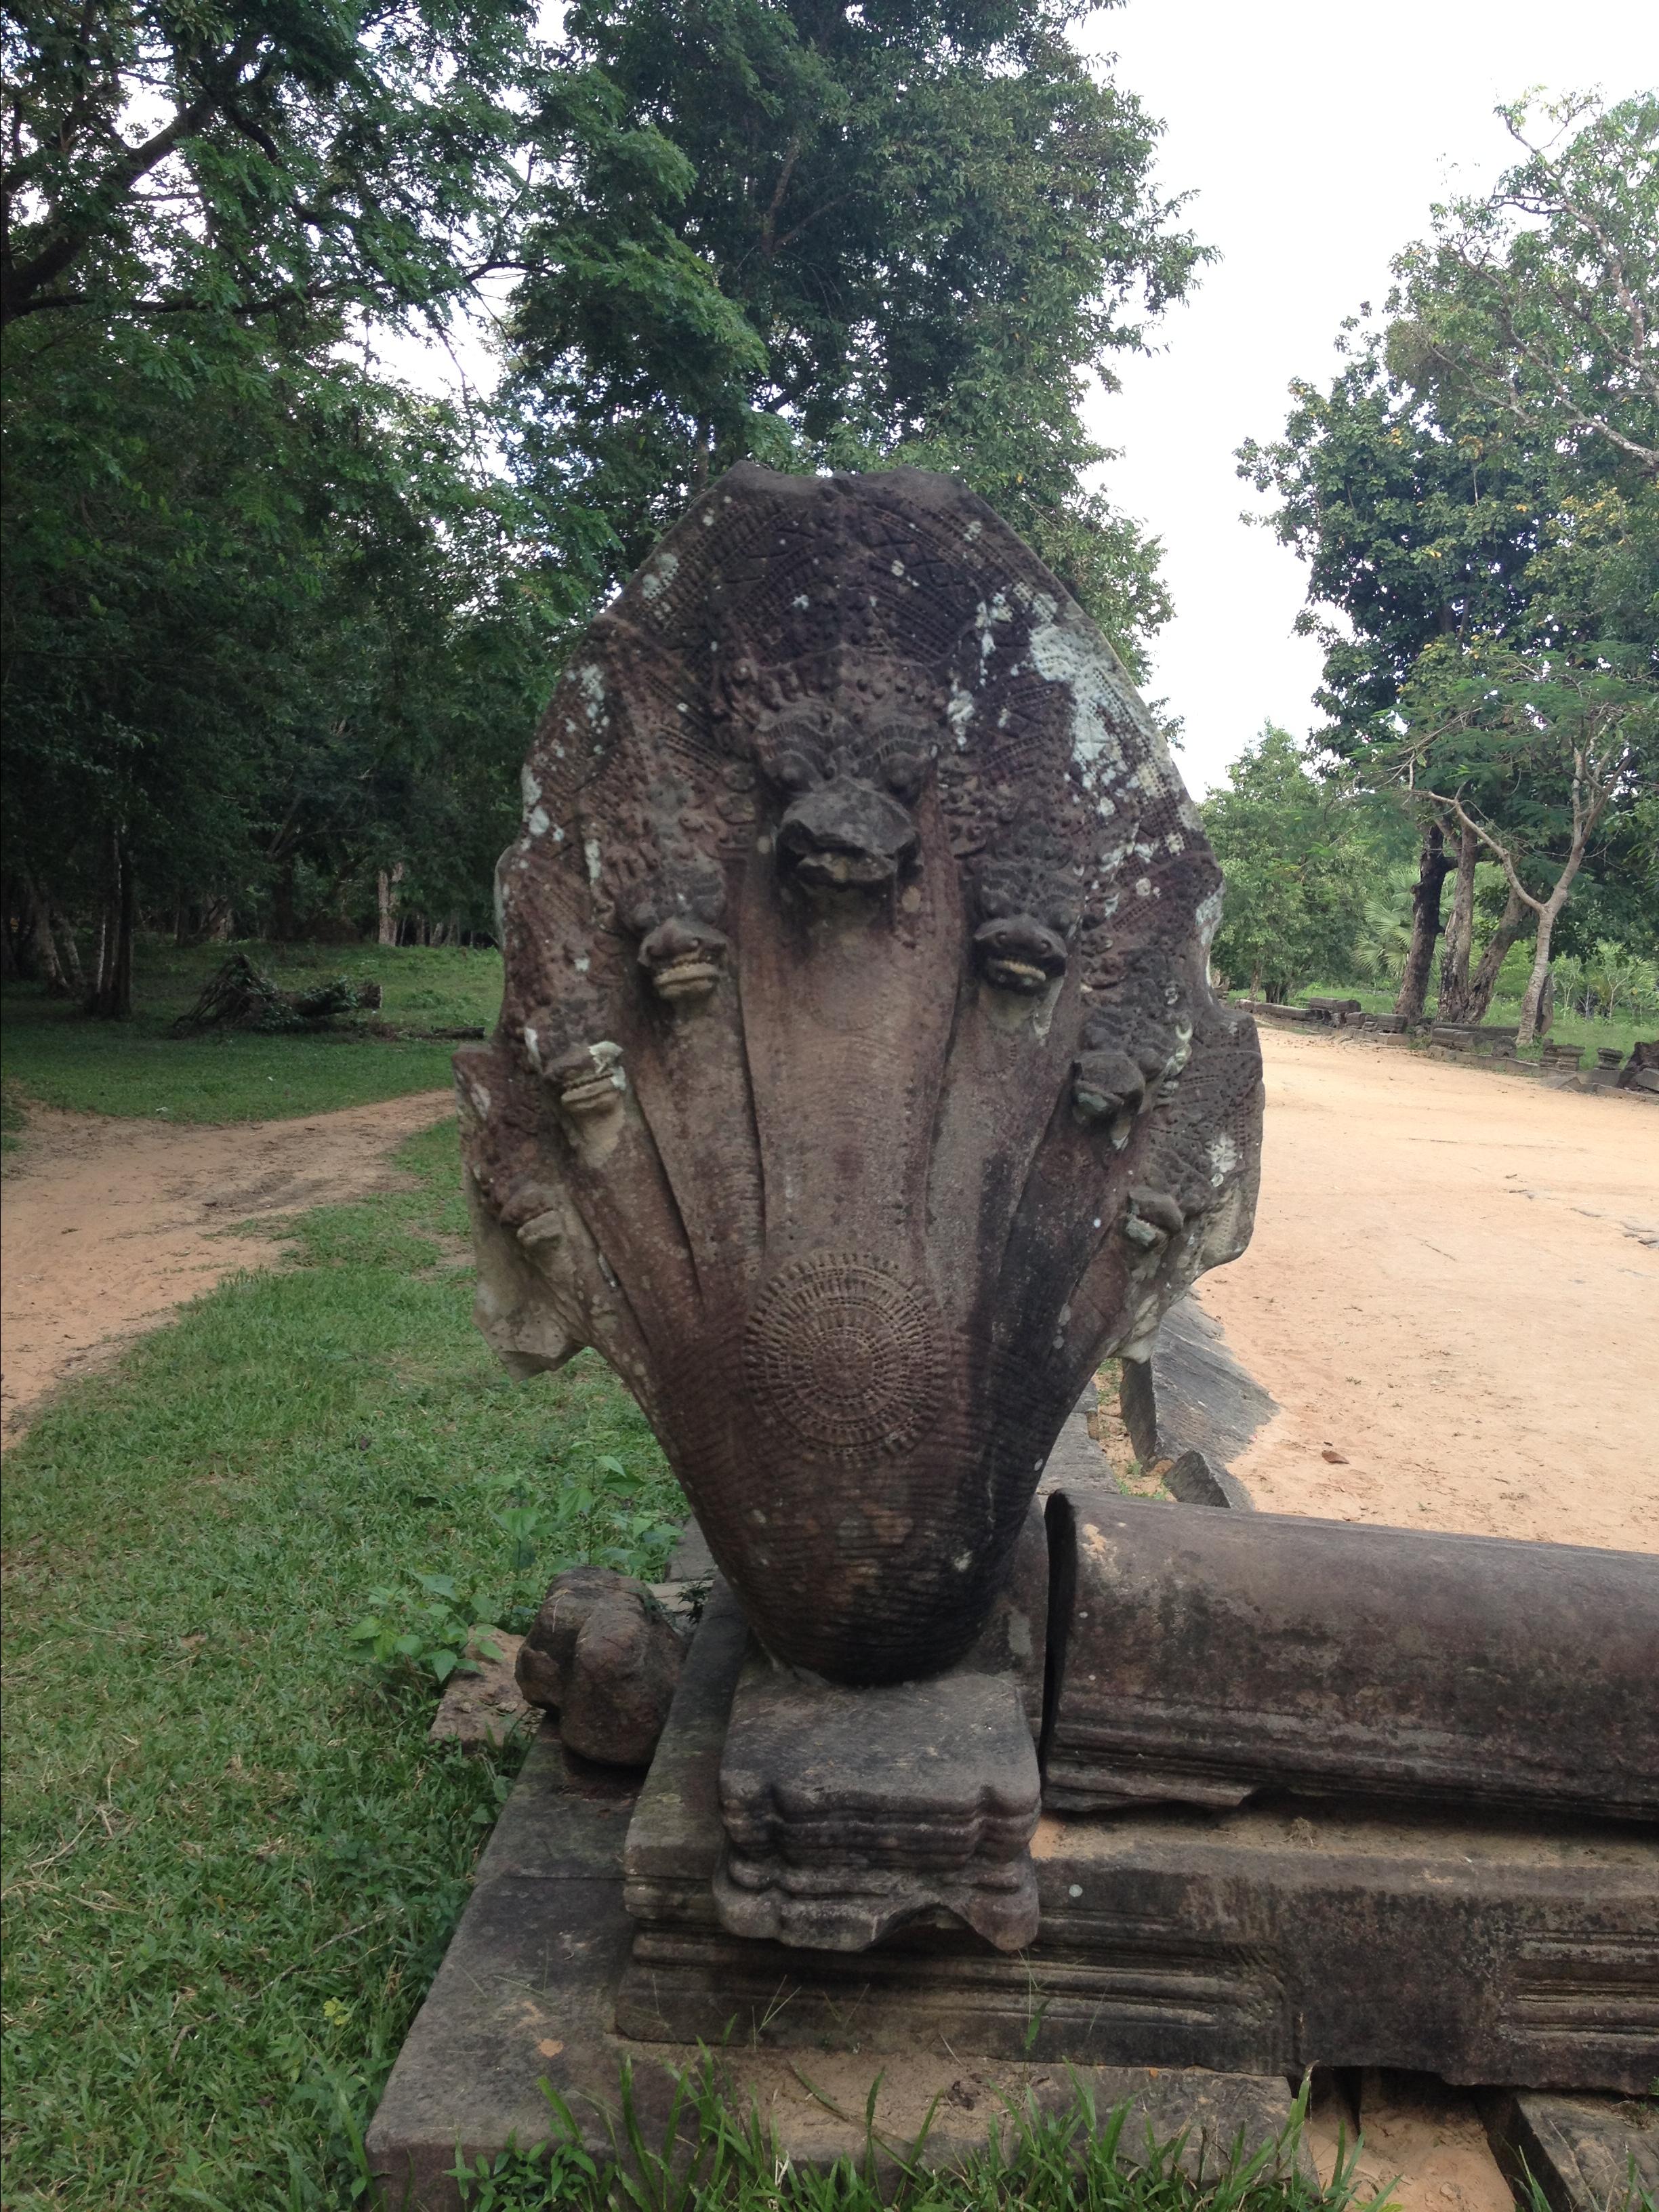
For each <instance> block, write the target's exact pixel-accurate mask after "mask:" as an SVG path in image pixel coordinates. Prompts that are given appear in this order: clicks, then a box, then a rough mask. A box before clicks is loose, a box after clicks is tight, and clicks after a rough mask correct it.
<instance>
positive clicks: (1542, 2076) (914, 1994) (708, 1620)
mask: <svg viewBox="0 0 1659 2212" xmlns="http://www.w3.org/2000/svg"><path fill="white" fill-rule="evenodd" d="M1142 1510H1144V1513H1145V1514H1146V1516H1147V1517H1148V1519H1149V1521H1150V1522H1152V1523H1153V1524H1155V1525H1158V1526H1162V1527H1164V1528H1166V1529H1169V1528H1171V1527H1173V1526H1176V1525H1178V1522H1179V1520H1180V1519H1182V1518H1184V1519H1186V1520H1193V1519H1198V1518H1202V1519H1204V1520H1206V1521H1209V1520H1214V1521H1224V1520H1231V1516H1229V1515H1223V1514H1214V1515H1203V1516H1200V1515H1198V1514H1197V1513H1196V1512H1195V1511H1194V1510H1193V1509H1190V1508H1186V1507H1182V1506H1176V1505H1169V1504H1163V1505H1151V1504H1149V1505H1146V1507H1145V1508H1144V1509H1142ZM747 1641H748V1638H747V1631H746V1628H745V1626H744V1621H743V1616H742V1614H741V1613H740V1612H739V1611H738V1607H737V1606H736V1603H735V1601H733V1600H732V1598H731V1596H730V1593H729V1592H727V1591H726V1590H725V1589H724V1586H723V1585H717V1586H716V1590H715V1595H714V1598H713V1599H712V1600H711V1601H710V1607H709V1611H708V1614H707V1615H706V1616H705V1620H704V1625H703V1626H702V1629H701V1630H700V1631H699V1632H698V1635H697V1638H696V1641H695V1643H694V1644H693V1645H692V1649H691V1652H690V1656H689V1658H688V1661H687V1663H686V1668H685V1672H684V1676H683V1677H682V1680H681V1686H680V1691H679V1693H678V1696H677V1698H676V1699H675V1704H674V1711H673V1714H672V1716H671V1719H670V1723H669V1726H668V1729H667V1730H666V1731H665V1735H664V1737H663V1742H662V1747H661V1748H660V1750H659V1753H658V1754H657V1758H656V1759H655V1761H654V1762H653V1765H652V1769H651V1772H650V1775H649V1776H648V1777H647V1780H646V1783H645V1785H644V1788H643V1790H642V1791H641V1796H640V1800H639V1808H638V1810H637V1812H636V1813H635V1817H634V1820H633V1821H632V1823H631V1824H630V1826H629V1832H628V1839H627V1846H626V1870H627V1881H626V1890H625V1901H626V1904H627V1906H628V1910H629V1914H630V1915H631V1916H632V1917H633V1918H634V1920H635V1923H636V1924H637V1934H636V1936H635V1942H634V1947H633V1952H632V1956H631V1959H630V1960H629V1964H628V1966H627V1969H626V1971H625V1972H624V1973H623V1976H622V1979H621V1985H620V1988H619V1990H618V1992H617V2008H616V2015H615V2017H616V2025H617V2029H618V2030H619V2032H620V2033H622V2034H623V2035H625V2036H627V2037H630V2038H637V2039H641V2041H643V2042H645V2043H647V2044H648V2043H652V2042H662V2043H667V2044H670V2045H679V2046H680V2047H682V2048H684V2047H688V2046H695V2045H696V2042H697V2041H698V2040H699V2039H701V2040H702V2042H704V2043H706V2044H708V2045H710V2046H713V2045H718V2044H720V2043H722V2042H725V2043H726V2046H727V2047H728V2048H730V2049H732V2050H737V2049H742V2050H743V2051H756V2052H758V2051H772V2052H778V2053H787V2052H790V2051H795V2052H811V2062H810V2064H809V2062H808V2061H807V2060H806V2059H805V2058H802V2059H801V2060H800V2061H799V2063H801V2064H802V2066H803V2067H804V2068H805V2069H806V2070H807V2071H809V2073H811V2075H812V2078H814V2079H817V2075H816V2068H817V2065H818V2064H819V2063H821V2055H822V2054H823V2053H824V2052H826V2051H845V2050H847V2049H848V2046H849V2045H851V2044H856V2045H857V2047H858V2049H859V2050H860V2051H861V2052H864V2053H868V2054H872V2063H874V2064H880V2063H882V2062H883V2059H884V2058H885V2059H886V2060H887V2062H888V2063H896V2062H897V2061H899V2060H901V2059H902V2058H904V2057H909V2056H914V2055H915V2054H916V2053H917V2052H923V2053H939V2054H943V2053H947V2052H948V2053H952V2054H955V2056H956V2057H957V2060H958V2062H962V2063H967V2062H970V2061H971V2062H972V2063H975V2064H978V2063H981V2062H983V2061H986V2060H987V2059H988V2060H995V2061H998V2062H1006V2061H1009V2060H1024V2061H1030V2062H1035V2063H1048V2064H1054V2065H1059V2064H1062V2063H1078V2064H1080V2065H1102V2066H1111V2065H1126V2066H1127V2065H1145V2066H1157V2067H1166V2066H1167V2067H1193V2066H1202V2067H1210V2068H1213V2069H1217V2070H1218V2072H1221V2073H1224V2074H1243V2075H1254V2074H1261V2075H1267V2074H1274V2073H1277V2074H1279V2075H1300V2073H1301V2071H1302V2070H1303V2069H1304V2068H1305V2067H1306V2066H1307V2065H1308V2064H1309V2063H1311V2062H1312V2061H1313V2060H1315V2059H1317V2060H1319V2061H1320V2062H1321V2063H1326V2064H1331V2065H1337V2066H1349V2067H1363V2066H1388V2067H1403V2068H1408V2069H1416V2070H1421V2071H1425V2072H1431V2073H1437V2074H1440V2075H1443V2076H1445V2077H1446V2078H1447V2079H1449V2080H1455V2081H1462V2082H1474V2083H1485V2082H1492V2081H1508V2082H1510V2083H1516V2084H1531V2083H1551V2084H1555V2085H1559V2084H1561V2083H1563V2082H1566V2083H1569V2084H1573V2085H1577V2086H1581V2087H1603V2088H1632V2087H1639V2086H1642V2084H1643V2083H1644V2081H1645V2080H1646V2075H1645V2073H1644V2066H1646V2065H1650V2057H1649V2053H1650V2051H1651V2049H1652V2046H1653V2039H1654V2036H1655V2033H1656V2031H1659V2012H1656V2003H1659V2000H1656V1994H1655V1990H1656V1972H1659V1939H1656V1936H1655V1933H1654V1930H1653V1928H1652V1924H1651V1923H1652V1899H1653V1896H1654V1894H1655V1893H1656V1887H1659V1845H1656V1843H1655V1841H1654V1839H1653V1838H1652V1836H1651V1834H1650V1833H1649V1832H1644V1831H1642V1830H1639V1829H1633V1828H1632V1827H1629V1826H1613V1825H1612V1824H1609V1823H1606V1822H1596V1821H1586V1820H1570V1821H1561V1820H1539V1819H1535V1818H1534V1819H1531V1820H1513V1819H1509V1820H1505V1819H1495V1818H1488V1819H1480V1818H1470V1817H1467V1816H1464V1815H1462V1814H1443V1813H1442V1814H1432V1813H1418V1812H1416V1811H1414V1810H1410V1809H1407V1810H1406V1811H1403V1812H1402V1811H1401V1810H1400V1809H1398V1808H1390V1809H1388V1810H1383V1809H1379V1808H1364V1807H1358V1808H1356V1807H1355V1806H1354V1805H1352V1804H1343V1803H1337V1804H1328V1803H1321V1802H1318V1801H1317V1800H1315V1799H1311V1798H1309V1799H1304V1800H1301V1801H1297V1800H1296V1799H1294V1798H1281V1799H1279V1800H1277V1801H1275V1802H1272V1803H1269V1804H1267V1805H1264V1806H1262V1807H1261V1808H1257V1807H1255V1806H1247V1807H1244V1808H1242V1809H1240V1810H1238V1811H1237V1812H1233V1813H1227V1814H1220V1815H1218V1816H1213V1817H1194V1814H1193V1812H1192V1811H1191V1810H1190V1809H1189V1808H1184V1807H1182V1808H1176V1809H1175V1810H1173V1811H1170V1812H1159V1811H1158V1810H1156V1809H1149V1810H1146V1811H1139V1812H1134V1813H1131V1814H1127V1815H1124V1816H1122V1817H1118V1818H1091V1819H1070V1818H1055V1817H1053V1816H1045V1818H1044V1819H1043V1820H1042V1822H1041V1823H1040V1825H1039V1826H1038V1828H1037V1831H1036V1836H1035V1838H1034V1839H1033V1842H1032V1846H1031V1857H1032V1863H1033V1864H1034V1866H1035V1868H1036V1880H1037V1888H1038V1898H1039V1902H1040V1905H1041V1908H1042V1922H1041V1926H1040V1929H1039V1930H1038V1934H1037V1937H1036V1942H1035V1943H1034V1944H1032V1945H1031V1947H1030V1948H1029V1949H1027V1950H1025V1951H1023V1952H1021V1953H1019V1954H1016V1955H1012V1956H1011V1955H1008V1954H1000V1953H999V1952H997V1951H995V1950H994V1949H993V1948H990V1947H989V1946H987V1944H986V1943H984V1942H981V1940H980V1939H979V1938H978V1937H976V1936H974V1935H973V1934H972V1933H971V1932H970V1931H969V1929H966V1928H963V1927H960V1926H958V1927H955V1928H951V1927H949V1926H946V1925H943V1924H941V1923H939V1921H938V1920H937V1919H936V1918H927V1917H924V1918H923V1919H921V1920H920V1921H918V1922H915V1923H911V1924H910V1925H908V1926H907V1927H902V1928H899V1929H896V1930H895V1931H894V1932H893V1933H892V1934H891V1935H890V1936H888V1937H887V1939H886V1940H885V1941H884V1942H882V1943H879V1944H878V1945H877V1946H876V1947H875V1948H872V1949H870V1950H866V1951H860V1952H856V1953H848V1952H845V1951H842V1952H836V1951H826V1950H808V1949H801V1948H793V1947H789V1946H786V1945H784V1944H782V1943H780V1942H769V1941H761V1940H757V1939H756V1938H754V1937H751V1936H733V1935H732V1934H730V1933H728V1932H727V1930H726V1929H725V1928H723V1927H722V1926H721V1925H720V1922H719V1919H718V1917H717V1915H716V1911H715V1905H714V1894H713V1891H712V1887H711V1885H712V1881H713V1878H714V1870H715V1869H716V1867H717V1866H718V1864H719V1863H720V1855H721V1852H722V1850H724V1848H725V1834H724V1830H723V1828H722V1825H721V1818H720V1788H719V1775H720V1755H721V1747H722V1739H723V1738H724V1735H725V1733H726V1719H727V1714H728V1711H729V1710H730V1707H731V1703H732V1690H733V1685H734V1683H735V1681H736V1679H737V1675H738V1670H739V1668H740V1667H741V1666H742V1664H743V1659H744V1649H745V1646H746V1644H747ZM1356 1990H1358V1991H1361V1992H1363V2001H1360V2002H1356V2001H1355V1999H1354V1995H1353V1993H1354V1992H1355V1991H1356Z"/></svg>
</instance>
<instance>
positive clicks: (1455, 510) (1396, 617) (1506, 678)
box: [1239, 95, 1659, 1028]
mask: <svg viewBox="0 0 1659 2212" xmlns="http://www.w3.org/2000/svg"><path fill="white" fill-rule="evenodd" d="M1500 112H1502V113H1503V114H1504V119H1505V121H1506V122H1507V124H1508V125H1509V127H1510V131H1512V133H1513V134H1514V136H1515V137H1516V140H1517V142H1518V143H1519V144H1520V146H1521V148H1522V152H1523V155H1524V158H1523V159H1522V161H1519V162H1518V163H1517V164H1516V166H1515V167H1513V168H1511V169H1510V171H1509V172H1508V173H1506V174H1505V175H1504V176H1503V177H1501V178H1500V179H1498V182H1497V184H1496V185H1494V186H1493V187H1492V190H1491V191H1489V192H1487V193H1486V194H1484V195H1480V196H1477V197H1469V198H1464V199H1461V200H1458V201H1456V202H1454V203H1453V204H1450V205H1449V206H1446V207H1439V208H1436V209H1435V210H1433V211H1432V224H1433V228H1432V234H1431V237H1430V238H1429V239H1428V240H1426V241H1425V242H1423V243H1420V244H1418V245H1415V246H1411V247H1409V248H1408V249H1407V251H1406V252H1404V253H1403V254H1402V255H1401V257H1400V258H1399V260H1398V261H1397V262H1396V264H1395V271H1396V276H1397V277H1398V280H1399V281H1398V283H1397V285H1396V287H1395V290H1394V291H1393V293H1392V294H1391V295H1390V297H1389V302H1388V315H1389V319H1388V320H1387V322H1386V323H1385V324H1384V325H1383V326H1381V327H1374V328H1371V329H1370V330H1369V331H1359V327H1358V325H1357V324H1354V323H1351V324H1350V325H1347V332H1348V336H1347V337H1346V339H1345V343H1346V344H1347V345H1348V346H1350V347H1351V348H1352V358H1351V360H1350V362H1349V363H1348V365H1347V366H1346V368H1344V369H1343V371H1342V372H1341V374H1340V375H1339V376H1338V377H1337V378H1336V380H1335V381H1334V383H1333V385H1332V386H1331V387H1330V390H1329V391H1328V392H1323V393H1322V392H1317V391H1316V390H1315V389H1313V388H1312V387H1311V386H1306V385H1297V386H1294V387H1293V392H1294V397H1295V401H1296V404H1295V407H1294V410H1293V411H1292V413H1291V417H1290V420H1289V422H1288V424H1287V427H1286V431H1285V436H1284V438H1283V439H1282V440H1280V441H1278V442H1277V443H1274V444H1272V445H1267V446H1260V445H1256V444H1255V443H1251V444H1250V445H1248V446H1246V447H1244V448H1243V449H1242V451H1241V453H1240V457H1239V458H1240V472H1241V474H1243V475H1246V476H1249V477H1251V478H1252V479H1253V480H1254V482H1255V484H1256V486H1257V488H1258V489H1261V490H1263V491H1268V492H1272V493H1274V494H1276V495H1278V499H1279V506H1278V507H1277V510H1276V512H1275V513H1274V514H1273V518H1272V520H1273V528H1274V529H1275V531H1276V532H1277V534H1278V535H1279V538H1281V539H1282V540H1283V541H1284V542H1285V544H1290V545H1291V546H1293V547H1294V548H1295V549H1296V550H1297V551H1298V552H1299V553H1300V554H1302V556H1304V559H1306V561H1307V562H1308V563H1309V591H1308V605H1307V607H1306V609H1305V610H1304V613H1303V615H1302V617H1301V618H1300V625H1301V627H1302V628H1303V629H1304V630H1306V631H1310V632H1312V633H1314V634H1315V635H1318V636H1319V637H1320V639H1321V641H1322V643H1323V645H1324V647H1325V668H1324V684H1323V688H1322V691H1321V694H1320V701H1321V704H1322V706H1323V707H1324V708H1325V709H1326V710H1327V712H1328V714H1330V716H1331V727H1330V728H1329V730H1328V731H1327V732H1324V733H1323V736H1322V743H1324V744H1327V745H1328V747H1329V748H1330V749H1331V750H1333V752H1334V753H1337V754H1340V755H1343V756H1346V757H1347V758H1348V759H1349V760H1351V761H1353V762H1354V763H1357V764H1358V768H1359V770H1360V772H1361V774H1362V775H1364V776H1366V777H1368V778H1370V780H1371V781H1373V782H1377V783H1386V782H1388V781H1391V780H1398V781H1404V782H1405V783H1407V785H1408V786H1409V787H1411V788H1413V789H1414V790H1415V791H1417V792H1418V793H1420V794H1422V796H1421V798H1420V799H1419V808H1418V811H1419V819H1420V821H1421V823H1422V824H1423V827H1424V829H1425V833H1426V832H1427V831H1428V829H1430V827H1431V825H1432V824H1434V823H1439V824H1440V825H1441V826H1442V827H1443V829H1445V831H1446V832H1447V834H1448V836H1449V837H1450V838H1452V839H1453V840H1455V838H1456V837H1457V836H1458V835H1459V834H1461V833H1465V832H1467V834H1468V835H1471V836H1475V835H1478V836H1479V838H1480V842H1481V844H1482V848H1483V853H1484V854H1486V855H1487V856H1489V857H1491V858H1492V859H1494V860H1498V862H1499V863H1500V865H1501V866H1503V867H1504V870H1505V872H1506V877H1507V878H1508V880H1509V882H1510V885H1511V887H1512V889H1513V893H1514V900H1515V905H1514V913H1515V915H1517V916H1520V917H1521V919H1522V922H1523V924H1524V925H1525V926H1526V927H1531V926H1532V923H1533V917H1534V916H1536V917H1537V931H1538V935H1537V944H1536V950H1535V966H1534V987H1533V990H1532V991H1531V992H1530V993H1529V994H1528V1009H1530V1007H1531V1006H1532V1005H1533V1004H1534V1003H1535V1000H1536V993H1537V989H1538V987H1539V985H1540V983H1541V976H1542V973H1543V969H1544V966H1545V964H1546V963H1547V959H1548V956H1549V950H1550V941H1551V935H1552V932H1553V927H1554V921H1555V917H1556V915H1557V914H1558V913H1559V912H1560V911H1561V909H1562V906H1563V903H1564V902H1565V898H1566V896H1567V895H1568V893H1569V892H1570V891H1571V890H1572V889H1573V885H1574V884H1575V882H1576V881H1577V882H1578V883H1579V884H1581V885H1582V886H1583V888H1581V889H1580V890H1578V891H1577V892H1574V894H1573V895H1574V896H1577V897H1580V898H1582V897H1583V896H1584V891H1585V890H1586V889H1589V887H1591V886H1593V887H1594V889H1593V896H1594V898H1595V903H1596V904H1597V905H1598V907H1601V908H1604V909H1605V911H1604V913H1603V915H1601V917H1600V926H1601V929H1602V930H1603V931H1605V929H1606V927H1607V923H1608V921H1613V917H1614V916H1615V915H1616V916H1617V917H1618V919H1617V921H1616V922H1615V923H1614V927H1617V928H1618V929H1619V930H1620V933H1621V934H1626V933H1628V936H1629V939H1630V941H1632V943H1651V941H1652V939H1653V936H1654V933H1655V930H1656V927H1659V855H1656V840H1655V836H1654V818H1653V817H1652V813H1651V808H1652V793H1653V790H1654V787H1655V758H1654V732H1655V726H1656V720H1659V373H1656V369H1655V366H1654V363H1655V353H1654V346H1653V330H1654V327H1655V321H1656V317H1659V100H1656V99H1655V98H1654V97H1653V96H1651V95H1643V96H1641V97H1638V98H1637V99H1634V100H1626V101H1624V102H1622V103H1620V104H1619V105H1618V106H1612V107H1607V106H1603V104H1602V103H1601V101H1600V100H1595V99H1593V98H1583V99H1577V100H1569V101H1565V102H1562V103H1558V104H1556V105H1555V106H1551V107H1548V108H1547V109H1546V110H1545V112H1544V120H1545V122H1546V123H1547V125H1549V126H1551V128H1552V129H1553V137H1551V138H1550V139H1549V140H1548V142H1547V143H1534V140H1533V139H1532V138H1531V137H1530V136H1529V128H1530V125H1529V114H1528V106H1527V104H1526V103H1522V104H1519V105H1517V106H1512V107H1510V108H1506V109H1504V110H1502V111H1500ZM1356 331H1358V336H1355V335H1353V334H1354V333H1355V332H1356ZM1471 825H1474V826H1471ZM1593 933H1594V932H1593V931H1592V932H1591V934H1593ZM1575 934H1576V935H1577V936H1578V937H1579V938H1581V939H1582V938H1583V937H1584V936H1585V932H1584V930H1583V927H1579V928H1578V929H1577V931H1576V932H1575V930H1574V927H1573V925H1572V924H1571V922H1569V923H1568V926H1567V935H1568V936H1573V935H1575ZM1530 1020H1531V1012H1530V1011H1526V1012H1523V1014H1522V1026H1523V1028H1525V1027H1527V1026H1528V1024H1529V1023H1530Z"/></svg>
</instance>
